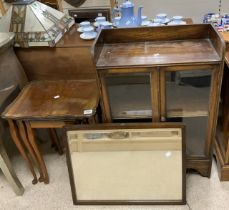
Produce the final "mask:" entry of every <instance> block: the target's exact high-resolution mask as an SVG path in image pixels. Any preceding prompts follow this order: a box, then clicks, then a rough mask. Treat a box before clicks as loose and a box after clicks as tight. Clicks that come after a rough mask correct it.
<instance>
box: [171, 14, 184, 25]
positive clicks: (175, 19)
mask: <svg viewBox="0 0 229 210" xmlns="http://www.w3.org/2000/svg"><path fill="white" fill-rule="evenodd" d="M172 19H173V22H174V23H177V24H179V23H181V22H182V21H183V17H182V16H178V15H177V16H173V18H172Z"/></svg>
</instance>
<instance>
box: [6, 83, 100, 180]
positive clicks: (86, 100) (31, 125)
mask: <svg viewBox="0 0 229 210" xmlns="http://www.w3.org/2000/svg"><path fill="white" fill-rule="evenodd" d="M98 101H99V97H98V91H97V83H96V80H86V81H83V80H67V81H64V80H61V81H37V82H31V83H30V84H29V85H27V86H25V88H24V89H23V90H22V92H21V93H20V94H19V96H18V97H17V98H16V99H15V101H14V102H13V103H12V104H11V105H9V106H8V107H7V108H6V110H5V111H4V112H3V114H2V117H3V118H5V119H7V120H8V123H9V127H10V132H11V136H12V138H13V140H14V142H15V144H16V145H17V146H19V147H20V146H21V147H22V146H23V145H24V146H25V149H26V150H25V149H24V150H23V148H22V149H21V150H20V153H21V155H22V156H23V157H24V159H25V161H26V162H27V164H28V165H29V167H30V170H31V172H32V174H33V177H34V179H33V184H35V183H37V176H36V173H35V171H34V168H33V167H34V166H33V165H32V162H34V163H35V165H36V166H37V168H38V170H39V173H40V178H39V179H38V180H39V181H40V182H44V183H46V184H47V183H49V176H48V172H47V168H46V165H45V162H44V159H43V157H42V154H41V152H40V150H39V147H38V145H37V143H36V140H35V136H34V132H33V129H35V128H49V129H54V128H62V127H63V126H64V125H66V124H69V123H70V124H74V123H75V122H76V121H79V120H80V121H86V122H87V123H93V122H94V116H95V113H96V108H97V105H98ZM26 151H27V152H28V153H29V154H30V157H31V159H32V160H33V161H31V160H30V159H29V158H28V157H29V156H26V154H25V153H26Z"/></svg>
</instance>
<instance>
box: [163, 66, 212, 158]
mask: <svg viewBox="0 0 229 210" xmlns="http://www.w3.org/2000/svg"><path fill="white" fill-rule="evenodd" d="M211 75H212V71H211V70H193V71H192V70H188V71H176V72H167V73H166V114H167V121H172V122H173V121H176V122H183V123H184V124H185V125H186V139H187V141H186V152H187V154H188V155H189V156H204V146H205V140H206V138H207V126H208V108H209V97H210V87H211Z"/></svg>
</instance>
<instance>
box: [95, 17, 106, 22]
mask: <svg viewBox="0 0 229 210" xmlns="http://www.w3.org/2000/svg"><path fill="white" fill-rule="evenodd" d="M105 21H106V17H104V16H101V17H97V18H95V22H97V23H99V24H100V23H102V22H105Z"/></svg>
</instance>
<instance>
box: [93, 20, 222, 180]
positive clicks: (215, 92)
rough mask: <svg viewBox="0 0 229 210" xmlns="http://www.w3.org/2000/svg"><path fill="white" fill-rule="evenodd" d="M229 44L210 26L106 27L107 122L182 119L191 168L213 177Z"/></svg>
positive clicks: (102, 55) (103, 85) (102, 39)
mask: <svg viewBox="0 0 229 210" xmlns="http://www.w3.org/2000/svg"><path fill="white" fill-rule="evenodd" d="M224 50H225V43H224V40H223V39H222V38H221V36H220V35H219V34H218V32H217V31H216V30H215V29H214V28H213V27H212V26H211V25H209V24H195V25H183V26H166V27H164V26H163V27H152V28H150V27H147V28H129V29H108V30H102V31H101V32H100V34H99V36H98V38H97V40H96V41H95V43H94V46H93V49H92V52H93V56H94V60H95V64H96V69H97V73H98V77H99V83H100V90H101V107H102V110H103V120H104V122H115V121H120V120H127V121H128V120H130V121H136V120H138V121H141V120H145V119H150V120H151V119H152V121H153V122H183V123H184V124H185V125H186V157H187V160H186V161H187V164H186V166H187V168H188V169H194V170H196V171H198V172H199V173H200V174H201V175H203V176H208V177H209V176H210V172H211V163H212V149H213V143H214V136H215V128H216V120H217V114H218V104H219V93H220V87H221V80H222V74H223V58H224Z"/></svg>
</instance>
